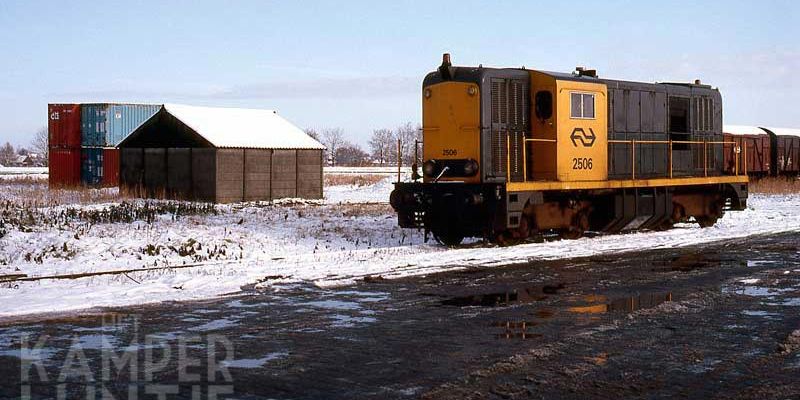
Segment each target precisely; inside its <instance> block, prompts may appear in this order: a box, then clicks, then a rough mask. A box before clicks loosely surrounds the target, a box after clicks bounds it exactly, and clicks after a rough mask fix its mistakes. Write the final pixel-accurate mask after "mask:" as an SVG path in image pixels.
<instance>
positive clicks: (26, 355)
mask: <svg viewBox="0 0 800 400" xmlns="http://www.w3.org/2000/svg"><path fill="white" fill-rule="evenodd" d="M60 351H61V349H55V348H52V347H42V348H39V349H35V348H28V349H25V351H22V349H10V350H2V351H0V356H5V357H16V358H19V359H20V360H25V361H31V362H39V363H42V362H45V361H49V360H50V359H51V358H52V357H53V356H54V355H56V354H57V353H59V352H60Z"/></svg>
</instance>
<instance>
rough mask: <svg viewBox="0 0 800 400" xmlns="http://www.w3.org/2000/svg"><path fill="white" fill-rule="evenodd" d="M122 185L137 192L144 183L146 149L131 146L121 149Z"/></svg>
mask: <svg viewBox="0 0 800 400" xmlns="http://www.w3.org/2000/svg"><path fill="white" fill-rule="evenodd" d="M119 168H120V170H119V180H120V186H121V187H122V188H124V189H127V190H130V191H132V192H133V193H136V192H135V190H137V188H140V187H142V186H143V185H144V149H142V148H139V147H130V148H124V149H120V151H119Z"/></svg>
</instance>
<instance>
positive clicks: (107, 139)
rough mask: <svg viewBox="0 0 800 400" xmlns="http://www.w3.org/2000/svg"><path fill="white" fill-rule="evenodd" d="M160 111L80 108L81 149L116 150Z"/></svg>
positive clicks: (155, 108) (145, 107)
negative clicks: (109, 148)
mask: <svg viewBox="0 0 800 400" xmlns="http://www.w3.org/2000/svg"><path fill="white" fill-rule="evenodd" d="M160 109H161V105H157V104H82V105H81V145H82V146H90V147H116V146H117V145H118V144H119V143H120V142H122V141H123V140H125V138H127V137H128V135H130V134H131V132H133V131H134V130H135V129H136V128H138V127H139V125H141V124H142V123H144V122H145V121H147V120H148V119H150V117H152V116H153V115H154V114H155V113H157V112H158V111H159V110H160Z"/></svg>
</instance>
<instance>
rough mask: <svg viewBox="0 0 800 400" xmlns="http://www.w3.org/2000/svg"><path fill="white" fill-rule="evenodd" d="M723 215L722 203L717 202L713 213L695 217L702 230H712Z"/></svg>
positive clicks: (712, 210) (713, 207)
mask: <svg viewBox="0 0 800 400" xmlns="http://www.w3.org/2000/svg"><path fill="white" fill-rule="evenodd" d="M722 214H723V211H722V203H720V202H717V203H714V205H713V206H712V209H711V212H710V213H709V214H708V215H703V216H698V217H694V219H695V221H697V224H698V225H700V227H701V228H710V227H712V226H714V224H716V223H717V220H719V219H720V218H721V217H722Z"/></svg>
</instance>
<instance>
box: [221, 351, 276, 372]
mask: <svg viewBox="0 0 800 400" xmlns="http://www.w3.org/2000/svg"><path fill="white" fill-rule="evenodd" d="M288 356H289V353H286V352H277V353H269V354H267V355H266V356H264V357H261V358H243V359H239V360H230V361H229V360H224V361H222V365H224V366H225V367H228V368H242V369H255V368H262V367H264V364H266V363H268V362H270V361H274V360H280V359H282V358H286V357H288Z"/></svg>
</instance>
